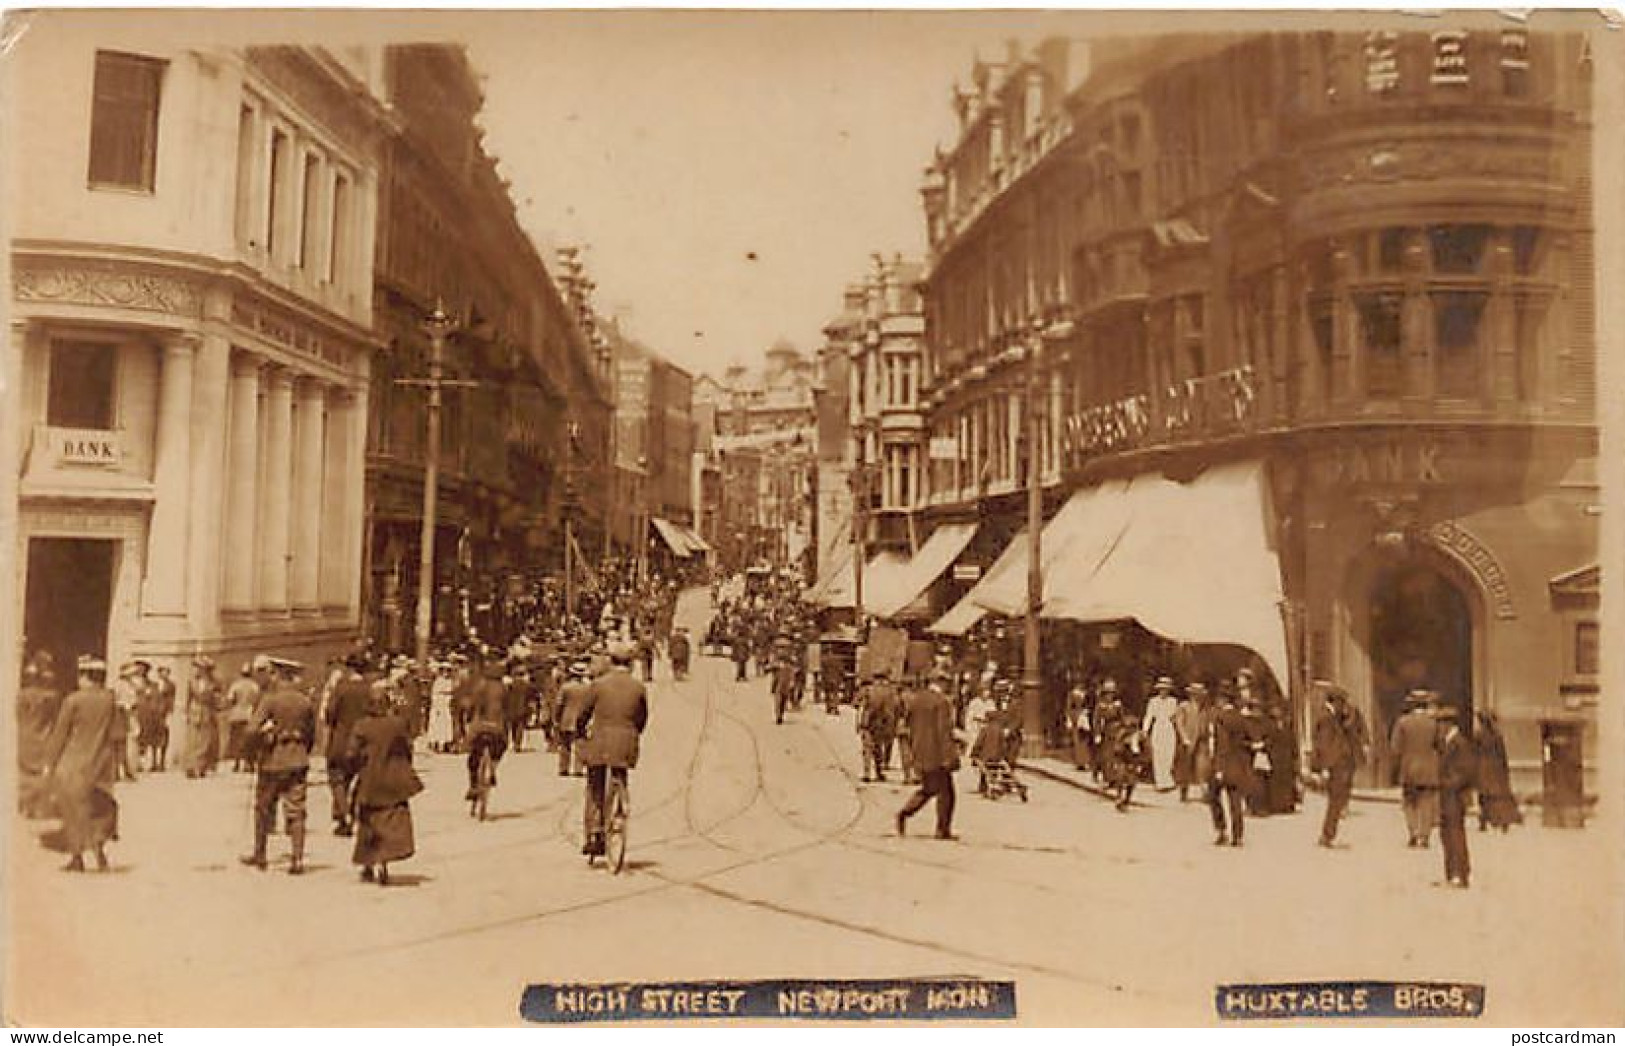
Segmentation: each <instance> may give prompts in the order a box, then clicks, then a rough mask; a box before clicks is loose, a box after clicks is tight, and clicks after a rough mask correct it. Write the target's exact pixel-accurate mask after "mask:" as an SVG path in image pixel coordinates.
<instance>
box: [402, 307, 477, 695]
mask: <svg viewBox="0 0 1625 1046" xmlns="http://www.w3.org/2000/svg"><path fill="white" fill-rule="evenodd" d="M456 329H457V322H456V321H455V320H453V319H452V318H451V317H449V316H447V315H446V313H445V310H444V309H443V308H442V307H441V305H440V304H439V303H436V305H435V307H434V312H432V313H430V314H429V316H428V318H427V319H425V320H424V321H423V330H424V332H425V333H426V334H428V335H429V376H428V377H427V378H403V379H399V380H397V381H396V384H397V385H420V386H422V387H424V388H426V389H428V391H429V404H428V406H429V434H428V444H427V446H425V447H424V456H423V528H422V530H421V531H419V534H418V611H417V630H416V631H417V634H416V635H415V636H414V637H413V638H414V644H413V646H414V650H413V654H414V656H415V657H416V659H417V663H418V665H419V667H422V666H423V665H426V664H428V662H429V639H430V638H431V636H432V634H433V630H434V544H435V541H434V538H435V523H436V520H435V514H436V510H437V509H438V507H439V506H438V504H437V501H436V499H437V498H438V496H439V493H440V406H441V392H442V391H443V390H444V389H446V388H449V387H457V388H470V387H473V386H474V385H476V384H478V383H477V382H472V381H453V380H450V379H448V378H447V377H446V376H445V365H446V339H447V338H448V337H449V336H450V335H451V334H452V332H453V331H455V330H456Z"/></svg>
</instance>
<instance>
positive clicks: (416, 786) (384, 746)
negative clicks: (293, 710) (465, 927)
mask: <svg viewBox="0 0 1625 1046" xmlns="http://www.w3.org/2000/svg"><path fill="white" fill-rule="evenodd" d="M367 711H368V715H367V717H366V718H365V719H363V720H362V721H361V722H359V723H357V724H356V727H355V733H354V734H352V735H351V739H350V755H351V757H352V760H353V761H354V763H355V764H356V765H359V766H360V768H361V772H360V774H359V776H358V777H357V780H356V789H355V800H354V802H355V807H356V833H355V853H354V855H353V856H352V858H351V859H352V860H353V861H354V863H356V864H358V865H360V866H361V878H362V880H363V881H365V882H378V883H380V884H385V885H387V884H388V883H389V866H390V864H391V863H393V862H396V861H404V860H406V859H407V858H408V857H411V856H412V854H413V851H414V839H413V833H412V809H411V807H410V806H409V805H408V801H409V800H410V799H411V798H412V797H413V796H414V795H417V794H418V793H419V792H421V791H423V782H422V781H421V780H419V778H418V775H417V772H416V771H415V770H413V768H412V736H411V734H410V733H409V732H408V731H407V729H406V720H405V719H404V718H403V717H401V716H400V715H398V714H397V713H395V712H393V711H391V709H390V707H389V704H388V701H387V700H386V699H385V698H384V697H383V695H381V694H379V693H377V692H375V693H374V696H373V698H372V701H371V703H370V704H369V707H368V710H367Z"/></svg>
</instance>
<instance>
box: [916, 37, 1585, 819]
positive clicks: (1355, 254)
mask: <svg viewBox="0 0 1625 1046" xmlns="http://www.w3.org/2000/svg"><path fill="white" fill-rule="evenodd" d="M1440 21H1441V22H1442V21H1444V20H1440ZM1464 24H1465V28H1462V29H1456V28H1452V27H1450V26H1447V25H1442V24H1441V25H1440V26H1439V27H1438V30H1437V31H1430V32H1415V31H1398V32H1393V31H1383V30H1375V31H1369V32H1364V31H1362V32H1353V33H1350V32H1283V33H1260V34H1236V35H1220V34H1205V35H1190V36H1164V37H1156V38H1149V37H1148V38H1143V39H1123V40H1108V41H1104V42H1101V43H1098V44H1093V45H1082V44H1079V43H1077V42H1068V41H1062V40H1049V41H1045V42H1044V43H1042V44H1040V45H1039V46H1038V47H1037V48H1036V49H1034V50H1033V51H1031V52H1023V51H1021V50H1019V49H1017V48H1015V47H1012V48H1011V50H1010V52H1009V54H1008V55H1007V56H1005V58H1004V60H1002V61H999V62H991V63H990V62H983V63H979V64H978V65H977V67H976V68H975V70H974V71H973V75H972V77H971V82H970V84H969V86H968V87H965V88H961V89H956V92H955V96H954V102H955V105H956V107H957V109H958V111H959V116H960V136H959V138H958V140H957V142H956V143H955V145H954V146H953V147H952V148H950V149H945V150H941V151H939V153H938V155H937V157H936V158H935V161H934V162H933V164H932V165H931V167H930V169H929V172H928V178H927V183H926V186H925V188H924V199H925V206H926V218H927V223H928V227H929V230H930V242H931V253H930V258H929V262H928V272H927V275H926V279H925V285H924V286H925V292H926V301H927V331H928V333H927V342H928V354H929V357H930V359H929V363H928V368H927V369H928V376H927V384H926V387H925V393H926V400H927V430H928V435H929V436H930V437H931V439H932V444H933V446H934V447H935V446H940V447H944V448H947V449H948V453H947V454H943V455H938V454H936V453H934V454H933V460H932V461H931V462H930V468H929V474H928V479H929V484H928V491H927V494H926V496H925V499H924V502H923V504H922V505H921V511H922V512H923V514H924V515H925V516H926V517H927V519H928V520H934V521H936V522H938V523H939V524H940V523H947V522H964V521H978V522H980V523H981V530H982V531H983V532H984V534H989V535H992V536H993V540H992V541H991V542H990V543H987V544H981V539H979V542H978V544H975V545H973V546H972V550H971V551H970V552H969V553H967V554H968V555H970V556H973V557H974V556H980V557H982V562H983V563H984V564H985V563H987V562H989V561H991V559H992V557H993V556H994V555H995V554H996V552H997V549H998V548H999V547H1000V546H1001V545H1007V544H1008V542H1009V540H1010V537H1011V536H1012V535H1014V534H1015V533H1016V532H1017V531H1018V530H1019V529H1020V528H1021V527H1022V526H1023V525H1024V522H1025V494H1024V492H1023V487H1024V475H1025V473H1024V471H1023V462H1024V460H1025V457H1026V451H1025V447H1026V441H1025V440H1024V439H1023V428H1024V422H1025V421H1026V418H1025V417H1024V412H1026V411H1028V410H1032V411H1033V412H1034V419H1033V421H1034V424H1035V429H1034V431H1035V433H1036V435H1035V438H1034V440H1033V444H1034V446H1033V450H1034V452H1035V456H1036V459H1037V465H1038V468H1039V475H1040V479H1041V482H1042V485H1043V488H1044V501H1045V511H1046V515H1047V516H1049V517H1050V520H1051V522H1050V524H1048V525H1047V526H1046V533H1045V537H1046V542H1048V541H1049V540H1050V537H1051V535H1050V533H1049V532H1050V531H1051V530H1054V529H1055V528H1056V524H1057V522H1058V521H1060V520H1061V519H1062V517H1063V516H1065V515H1066V511H1067V510H1065V509H1064V506H1067V505H1068V503H1069V502H1072V501H1073V500H1074V499H1076V498H1077V496H1078V494H1079V492H1080V491H1082V492H1088V491H1091V490H1095V491H1097V493H1098V494H1099V496H1100V498H1104V496H1105V494H1106V493H1108V492H1112V491H1115V490H1116V489H1117V488H1116V487H1114V486H1113V484H1121V483H1126V484H1127V485H1128V487H1129V491H1128V493H1129V494H1130V495H1132V494H1133V491H1134V489H1137V487H1138V486H1140V485H1145V484H1147V483H1149V481H1150V480H1151V479H1155V478H1157V477H1162V478H1165V479H1167V480H1172V481H1174V482H1175V483H1179V484H1182V485H1184V486H1182V487H1181V489H1186V487H1188V489H1189V490H1191V491H1199V490H1200V489H1201V485H1200V479H1201V477H1203V476H1207V475H1219V474H1221V473H1222V474H1229V473H1225V470H1226V469H1227V468H1228V469H1230V470H1231V471H1232V472H1233V471H1234V470H1236V469H1243V470H1246V469H1253V470H1256V475H1257V476H1259V477H1260V480H1259V483H1260V486H1261V495H1262V496H1261V497H1260V499H1259V500H1260V502H1261V504H1260V508H1259V519H1258V521H1257V524H1256V525H1257V527H1258V528H1259V530H1260V532H1261V533H1262V534H1263V540H1264V542H1265V543H1266V544H1267V546H1268V551H1269V553H1271V554H1272V555H1273V559H1274V560H1275V562H1276V563H1278V566H1279V578H1278V581H1276V580H1273V579H1270V580H1268V583H1267V584H1264V585H1262V586H1258V587H1257V588H1258V591H1260V592H1265V593H1267V592H1269V591H1271V586H1272V585H1278V592H1279V598H1278V600H1275V602H1277V603H1278V605H1277V606H1276V607H1274V608H1273V609H1274V612H1275V614H1276V617H1277V619H1278V621H1277V627H1278V631H1277V636H1278V641H1279V643H1280V646H1281V648H1282V650H1283V651H1284V655H1285V656H1284V658H1282V659H1279V660H1277V661H1275V662H1273V663H1272V664H1271V667H1272V668H1275V669H1277V671H1275V672H1274V673H1273V674H1275V675H1277V676H1280V675H1283V674H1284V675H1285V676H1286V678H1280V679H1278V680H1277V682H1278V684H1279V686H1280V689H1281V690H1282V691H1284V692H1285V693H1286V694H1287V695H1288V697H1289V703H1290V704H1291V706H1292V709H1293V716H1294V718H1295V719H1296V721H1297V722H1298V726H1299V736H1300V737H1302V738H1305V739H1306V736H1307V722H1308V719H1309V711H1310V710H1309V708H1308V705H1307V697H1306V694H1307V692H1308V683H1309V682H1310V681H1311V680H1313V679H1318V678H1326V679H1332V680H1336V681H1338V682H1340V683H1342V684H1344V685H1345V686H1346V687H1347V688H1348V689H1349V691H1350V694H1351V696H1352V697H1353V698H1354V700H1355V702H1356V703H1357V704H1358V705H1359V706H1360V707H1361V708H1362V709H1363V710H1364V712H1365V715H1366V717H1367V720H1368V722H1369V723H1370V725H1371V730H1372V737H1373V742H1374V755H1375V758H1374V759H1373V760H1372V762H1371V763H1370V764H1369V765H1368V767H1367V769H1366V771H1365V774H1366V775H1367V778H1366V779H1367V783H1371V784H1376V783H1387V780H1388V770H1389V760H1388V756H1387V752H1386V741H1385V739H1386V736H1387V733H1388V728H1389V726H1390V724H1391V723H1392V721H1393V719H1394V718H1395V717H1396V716H1397V715H1398V714H1399V712H1400V711H1401V710H1402V705H1403V699H1404V695H1405V693H1406V692H1407V691H1409V690H1410V689H1412V688H1414V687H1422V686H1426V687H1431V688H1433V689H1436V690H1438V691H1440V692H1441V694H1442V695H1443V698H1444V700H1445V701H1447V702H1449V703H1452V704H1454V705H1456V706H1458V707H1459V708H1461V709H1463V710H1466V711H1474V712H1476V711H1481V710H1489V711H1493V712H1494V713H1496V714H1497V716H1498V717H1499V719H1500V721H1501V723H1502V726H1503V729H1504V730H1505V733H1506V736H1507V741H1508V746H1509V750H1510V756H1511V762H1512V768H1513V773H1514V782H1515V785H1516V786H1517V787H1518V788H1519V790H1520V791H1528V790H1530V789H1531V787H1532V786H1534V787H1538V783H1539V781H1540V767H1541V755H1542V735H1541V731H1542V728H1543V723H1546V722H1550V721H1563V722H1568V723H1570V724H1575V725H1577V726H1578V727H1579V728H1580V729H1581V730H1582V731H1583V734H1584V738H1585V747H1586V752H1587V763H1588V764H1589V763H1590V762H1591V752H1592V748H1593V746H1594V737H1595V734H1594V716H1595V708H1596V699H1597V674H1596V673H1597V636H1598V633H1597V627H1598V626H1597V591H1598V589H1597V578H1598V575H1597V570H1598V549H1597V541H1598V523H1599V518H1598V512H1599V502H1600V498H1599V493H1598V486H1597V478H1596V455H1597V449H1598V434H1597V429H1596V424H1595V415H1594V395H1595V372H1596V341H1597V338H1596V331H1595V327H1594V306H1595V288H1594V283H1593V266H1594V258H1593V233H1592V216H1591V155H1590V153H1591V134H1592V127H1591V97H1590V95H1591V59H1590V51H1589V44H1588V40H1587V38H1586V37H1585V36H1584V35H1583V34H1581V33H1578V32H1576V33H1572V34H1569V33H1561V32H1544V31H1540V30H1538V29H1524V28H1519V27H1516V26H1511V27H1509V26H1508V24H1507V23H1505V22H1504V21H1499V20H1497V21H1494V22H1492V21H1491V20H1489V19H1488V18H1486V19H1483V20H1481V21H1474V20H1473V19H1472V17H1471V16H1467V19H1466V22H1465V23H1464ZM1541 24H1544V23H1541ZM1033 367H1036V368H1037V373H1036V374H1034V373H1030V368H1033ZM1248 474H1252V473H1248ZM1170 489H1171V488H1170ZM1113 496H1114V497H1115V496H1116V495H1115V494H1114V495H1113ZM1097 500H1099V499H1098V498H1097ZM1127 504H1128V511H1129V512H1130V513H1131V514H1132V513H1133V512H1134V511H1135V502H1134V498H1133V497H1129V498H1128V502H1127ZM1147 504H1149V503H1147ZM1190 504H1192V505H1193V506H1194V507H1195V509H1194V510H1195V511H1197V512H1200V511H1201V504H1202V502H1201V500H1200V498H1197V499H1196V500H1194V501H1192V502H1191V503H1190ZM1214 504H1218V502H1215V503H1214ZM1140 508H1141V509H1145V508H1146V505H1141V506H1140ZM1142 515H1144V517H1145V521H1144V522H1143V523H1139V522H1137V523H1135V524H1133V526H1135V527H1140V528H1141V529H1144V527H1147V526H1151V527H1154V526H1158V525H1160V524H1158V523H1156V521H1155V520H1154V519H1153V518H1152V516H1153V515H1154V514H1151V513H1142ZM1231 522H1233V520H1231V519H1230V518H1229V517H1226V518H1224V519H1220V518H1217V517H1215V518H1214V519H1213V520H1212V523H1213V525H1214V527H1215V528H1217V527H1219V526H1221V525H1225V524H1229V523H1231ZM1084 529H1085V530H1086V529H1087V528H1084ZM1057 540H1060V541H1062V542H1064V541H1065V540H1066V539H1065V537H1064V536H1063V535H1058V536H1057ZM1063 547H1064V546H1063ZM1076 547H1081V546H1075V547H1074V551H1075V550H1076ZM1145 547H1148V548H1154V547H1156V546H1155V543H1154V542H1152V543H1149V544H1145ZM1216 547H1217V546H1216ZM1057 554H1060V553H1057ZM1062 558H1063V559H1065V558H1066V557H1065V556H1064V555H1063V556H1062ZM1049 560H1050V553H1049V552H1046V554H1045V561H1046V573H1047V574H1048V575H1049V578H1048V579H1047V582H1046V585H1047V587H1046V599H1047V600H1048V602H1047V603H1046V609H1045V614H1046V616H1058V617H1068V616H1071V617H1072V618H1073V619H1074V620H1075V621H1079V622H1083V623H1084V624H1085V625H1087V626H1098V627H1105V626H1107V625H1109V624H1110V619H1112V616H1113V615H1114V614H1116V615H1117V616H1118V618H1128V617H1133V616H1135V614H1133V613H1118V612H1119V611H1134V610H1136V609H1137V608H1139V607H1141V606H1144V607H1145V608H1146V614H1147V616H1149V617H1155V616H1156V614H1157V612H1158V607H1157V605H1156V604H1157V603H1158V601H1159V600H1161V601H1162V603H1164V604H1166V607H1164V609H1167V610H1169V611H1170V614H1171V616H1172V617H1181V616H1183V618H1186V619H1189V618H1191V617H1193V615H1194V616H1200V615H1201V614H1202V613H1207V614H1209V615H1211V616H1213V617H1215V618H1219V617H1223V616H1224V615H1227V614H1231V613H1237V614H1240V613H1242V612H1243V611H1244V610H1246V609H1247V608H1243V607H1241V606H1239V605H1236V606H1227V605H1225V599H1224V597H1222V596H1221V597H1215V598H1214V599H1211V600H1209V602H1210V603H1212V604H1215V605H1208V606H1206V607H1202V606H1200V605H1199V604H1201V602H1202V601H1203V600H1204V598H1206V597H1204V595H1203V594H1204V593H1223V592H1227V591H1230V590H1231V589H1237V590H1238V591H1239V590H1242V589H1245V588H1246V586H1245V585H1241V586H1240V588H1237V585H1236V581H1237V579H1235V578H1233V577H1229V576H1227V575H1229V574H1230V573H1232V572H1234V571H1239V570H1242V569H1245V565H1244V564H1241V563H1238V562H1233V561H1226V560H1225V559H1223V558H1213V559H1205V560H1203V559H1198V560H1197V563H1196V567H1195V569H1194V570H1192V571H1190V572H1189V573H1187V574H1186V576H1180V577H1176V576H1170V573H1169V570H1170V565H1169V563H1166V562H1165V563H1159V562H1156V561H1153V560H1145V561H1140V562H1135V563H1132V564H1129V566H1130V567H1131V568H1132V569H1134V570H1137V571H1139V575H1138V576H1139V578H1140V579H1141V581H1140V583H1139V584H1138V585H1136V584H1135V583H1133V582H1132V580H1131V582H1130V583H1129V584H1127V585H1126V586H1123V585H1122V584H1121V582H1120V586H1119V587H1121V588H1123V589H1124V590H1125V591H1127V592H1128V593H1129V596H1130V598H1129V599H1128V600H1127V602H1123V601H1118V602H1115V603H1111V604H1110V605H1106V604H1102V603H1099V601H1097V602H1096V603H1095V604H1093V609H1092V610H1089V609H1083V610H1077V611H1076V612H1074V611H1067V610H1056V609H1055V607H1054V605H1055V604H1061V605H1070V606H1073V607H1085V608H1087V607H1090V606H1091V603H1090V599H1089V598H1088V593H1087V591H1084V592H1083V593H1082V594H1079V593H1076V592H1071V591H1066V592H1058V588H1057V582H1056V580H1055V579H1056V578H1057V577H1062V578H1065V577H1081V576H1085V575H1078V574H1076V571H1077V570H1079V569H1080V568H1079V567H1077V566H1076V565H1075V564H1065V565H1056V566H1055V567H1054V569H1051V565H1050V563H1049ZM1024 569H1025V568H1024V567H1023V568H1022V571H1018V574H1019V573H1023V572H1024ZM1103 569H1104V568H1103ZM1067 571H1072V572H1073V573H1070V574H1069V573H1067ZM956 573H962V572H956ZM1119 573H1121V572H1119ZM974 574H975V571H970V572H968V574H966V575H965V576H974ZM1198 575H1208V576H1198ZM1208 581H1213V582H1214V584H1208V583H1207V582H1208ZM1226 586H1229V587H1228V588H1227V587H1226ZM1078 587H1079V588H1081V589H1084V590H1087V588H1088V585H1087V584H1084V585H1081V586H1078ZM965 594H966V593H965V586H951V587H948V588H946V589H942V588H940V587H939V590H938V591H937V592H936V593H935V595H934V600H935V602H936V603H937V604H938V610H939V612H940V611H941V610H943V609H946V608H947V607H949V606H951V605H952V604H953V603H954V602H955V600H957V599H960V598H962V597H964V596H965ZM972 595H973V597H975V595H976V594H975V593H974V592H973V593H972ZM977 598H980V597H977ZM1260 599H1261V600H1264V601H1265V602H1264V603H1262V604H1261V605H1260V606H1258V607H1253V608H1252V610H1253V612H1254V616H1255V617H1264V616H1268V614H1269V612H1270V609H1271V608H1270V607H1269V606H1268V605H1267V602H1268V598H1267V596H1261V597H1260ZM1181 601H1182V605H1176V604H1181ZM992 603H993V604H997V600H992ZM987 606H988V604H986V603H984V604H981V605H980V606H979V607H978V608H977V612H980V611H981V610H982V609H984V608H986V607H987ZM1113 607H1115V608H1116V610H1113V609H1112V608H1113ZM994 609H1000V608H998V607H997V606H995V607H994ZM1003 609H1004V610H1005V611H1007V612H1008V611H1009V608H1008V607H1005V608H1003ZM1014 612H1015V613H1018V614H1019V610H1016V611H1014ZM1148 627H1150V626H1149V625H1148ZM1218 627H1219V630H1220V631H1221V632H1222V630H1223V625H1222V622H1221V623H1220V625H1219V626H1218ZM1198 631H1199V629H1198ZM1088 634H1089V635H1091V636H1092V635H1093V634H1094V633H1088ZM1164 636H1165V638H1171V639H1185V638H1189V637H1187V636H1177V635H1174V636H1168V635H1167V634H1166V633H1164ZM1102 645H1105V644H1102ZM1255 652H1257V653H1262V651H1256V650H1255ZM1046 660H1048V657H1046ZM1265 661H1266V662H1268V661H1269V659H1268V658H1265ZM1057 691H1060V692H1064V690H1062V689H1061V688H1058V687H1056V686H1054V685H1050V686H1048V687H1047V688H1046V701H1047V703H1048V705H1049V707H1047V708H1046V710H1045V717H1046V719H1054V718H1056V715H1055V713H1056V712H1057V708H1056V705H1057V703H1058V702H1059V700H1060V693H1059V692H1057Z"/></svg>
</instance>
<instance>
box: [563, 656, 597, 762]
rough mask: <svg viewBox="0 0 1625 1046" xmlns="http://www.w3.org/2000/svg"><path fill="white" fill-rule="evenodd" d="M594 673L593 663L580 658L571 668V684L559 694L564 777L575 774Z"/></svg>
mask: <svg viewBox="0 0 1625 1046" xmlns="http://www.w3.org/2000/svg"><path fill="white" fill-rule="evenodd" d="M591 673H592V664H591V663H590V662H589V661H587V659H586V658H578V659H576V660H575V661H574V662H572V663H571V665H570V681H569V682H567V683H565V684H564V689H563V690H562V691H561V692H560V694H559V720H558V727H557V736H558V745H559V776H560V777H569V776H570V775H572V774H573V773H575V750H576V740H577V738H579V737H580V736H581V734H580V731H581V717H582V713H583V712H585V711H586V709H587V706H588V704H589V703H590V701H591V691H592V682H591V681H590V679H589V676H590V675H591Z"/></svg>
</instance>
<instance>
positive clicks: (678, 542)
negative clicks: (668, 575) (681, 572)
mask: <svg viewBox="0 0 1625 1046" xmlns="http://www.w3.org/2000/svg"><path fill="white" fill-rule="evenodd" d="M649 522H650V523H652V524H653V525H654V528H655V533H656V534H659V535H660V540H662V541H664V542H665V543H666V547H667V548H669V549H671V552H672V555H674V556H688V555H691V554H692V553H693V552H694V550H693V549H692V548H690V547H689V544H688V542H687V541H685V540H683V528H681V527H679V526H678V525H677V524H675V523H673V522H671V521H670V520H665V519H661V518H660V517H659V516H650V517H649Z"/></svg>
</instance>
